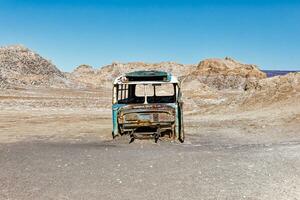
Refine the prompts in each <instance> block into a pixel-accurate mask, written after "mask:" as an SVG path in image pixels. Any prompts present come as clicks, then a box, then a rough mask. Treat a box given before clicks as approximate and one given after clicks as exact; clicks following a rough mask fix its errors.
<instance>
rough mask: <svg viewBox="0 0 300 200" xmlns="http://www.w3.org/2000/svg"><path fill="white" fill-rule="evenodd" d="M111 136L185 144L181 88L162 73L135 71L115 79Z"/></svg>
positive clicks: (167, 74) (174, 78) (176, 82)
mask: <svg viewBox="0 0 300 200" xmlns="http://www.w3.org/2000/svg"><path fill="white" fill-rule="evenodd" d="M112 104H113V105H112V119H113V130H112V136H113V138H115V137H116V136H118V135H123V134H128V135H129V136H130V142H133V141H134V139H137V138H138V139H143V138H153V139H154V140H155V142H157V141H158V139H159V138H160V137H163V136H168V137H170V138H172V139H174V140H175V139H177V140H179V141H180V142H183V141H184V129H183V114H182V106H183V103H182V101H181V92H180V85H179V82H178V80H177V78H176V77H174V76H172V75H171V74H169V73H166V72H163V71H135V72H130V73H127V74H125V75H123V76H120V77H118V78H116V80H115V81H114V83H113V97H112Z"/></svg>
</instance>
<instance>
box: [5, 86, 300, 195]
mask: <svg viewBox="0 0 300 200" xmlns="http://www.w3.org/2000/svg"><path fill="white" fill-rule="evenodd" d="M297 100H298V99H297V98H296V99H295V100H293V101H294V102H293V101H290V102H289V103H284V104H274V105H271V106H269V107H265V108H261V109H253V110H252V109H249V110H241V109H238V110H234V109H233V110H234V111H233V110H231V111H226V110H223V111H222V112H201V109H200V110H198V111H197V112H186V113H185V116H184V121H185V130H186V134H187V135H186V141H185V143H183V144H181V143H178V142H176V141H170V140H167V139H164V138H162V139H161V140H160V141H159V142H158V143H157V144H155V143H154V141H152V140H136V141H135V142H134V143H131V144H128V142H129V138H128V137H126V136H122V137H119V138H116V139H115V140H113V139H112V138H111V110H110V104H111V99H110V94H107V90H104V89H101V88H98V89H89V90H87V89H85V90H80V89H50V88H48V89H45V88H44V89H43V88H35V89H18V90H16V89H11V90H10V89H7V90H1V92H0V108H1V112H0V166H1V170H0V199H286V200H287V199H291V200H296V199H300V134H299V133H300V125H299V122H300V114H299V113H300V110H299V106H294V105H299V102H297ZM203 107H204V106H203ZM200 108H201V106H200ZM203 109H204V108H203ZM204 110H205V109H204Z"/></svg>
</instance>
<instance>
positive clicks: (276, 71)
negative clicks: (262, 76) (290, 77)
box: [262, 70, 299, 77]
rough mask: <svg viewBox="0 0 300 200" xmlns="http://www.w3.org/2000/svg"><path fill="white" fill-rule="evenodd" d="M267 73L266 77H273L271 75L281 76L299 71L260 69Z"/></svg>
mask: <svg viewBox="0 0 300 200" xmlns="http://www.w3.org/2000/svg"><path fill="white" fill-rule="evenodd" d="M262 71H263V72H265V73H266V74H267V76H268V77H273V76H282V75H286V74H288V73H295V72H299V71H283V70H262Z"/></svg>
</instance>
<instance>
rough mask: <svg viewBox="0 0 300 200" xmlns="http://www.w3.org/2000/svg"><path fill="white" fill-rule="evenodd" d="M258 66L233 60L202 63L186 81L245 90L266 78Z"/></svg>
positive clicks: (213, 60)
mask: <svg viewBox="0 0 300 200" xmlns="http://www.w3.org/2000/svg"><path fill="white" fill-rule="evenodd" d="M266 77H267V76H266V74H265V73H264V72H262V71H260V70H259V69H258V67H257V66H256V65H250V64H242V63H239V62H237V61H235V60H233V59H232V58H228V57H226V58H225V59H219V58H214V59H206V60H203V61H201V62H200V63H199V64H198V66H197V67H196V69H194V70H193V71H192V72H191V73H190V74H188V76H187V77H186V80H185V81H193V80H197V81H198V82H200V83H203V84H205V85H208V86H209V87H212V88H216V89H219V90H221V89H244V90H246V89H247V87H249V85H253V84H256V83H257V81H258V80H260V79H263V78H266Z"/></svg>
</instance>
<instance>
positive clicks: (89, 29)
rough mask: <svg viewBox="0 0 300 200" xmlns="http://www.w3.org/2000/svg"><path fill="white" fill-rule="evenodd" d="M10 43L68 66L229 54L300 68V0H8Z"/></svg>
mask: <svg viewBox="0 0 300 200" xmlns="http://www.w3.org/2000/svg"><path fill="white" fill-rule="evenodd" d="M10 44H23V45H25V46H27V47H29V48H31V49H33V50H35V51H36V52H38V53H40V54H41V55H42V56H44V57H46V58H47V59H50V60H52V62H53V63H54V64H56V65H57V66H58V67H59V68H60V69H62V70H64V71H71V70H72V69H74V68H75V67H76V66H78V65H79V64H90V65H92V66H94V67H100V66H103V65H106V64H110V63H111V62H113V61H117V62H130V61H145V62H160V61H175V62H180V63H185V64H190V63H198V62H199V61H200V60H203V59H205V58H211V57H225V56H230V57H233V58H235V59H237V60H239V61H241V62H244V63H253V64H257V65H259V66H260V68H262V69H282V70H285V69H290V70H300V59H299V56H300V1H292V0H291V1H288V0H286V1H276V0H273V1H271V0H260V1H258V0H252V1H250V0H240V1H238V0H233V1H225V0H210V1H209V0H203V1H201V0H198V1H194V0H182V1H179V0H171V1H169V0H151V1H150V0H148V1H144V0H110V1H101V0H98V1H95V0H85V1H79V0H62V1H56V0H44V1H38V0H26V1H25V0H24V1H20V0H0V46H5V45H10Z"/></svg>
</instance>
